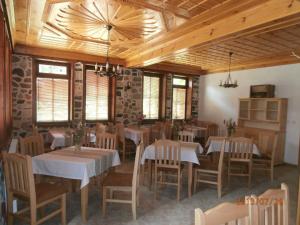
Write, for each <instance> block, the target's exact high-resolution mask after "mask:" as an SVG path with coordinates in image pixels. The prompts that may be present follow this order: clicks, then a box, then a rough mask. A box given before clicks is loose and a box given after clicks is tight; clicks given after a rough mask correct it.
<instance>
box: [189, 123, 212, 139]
mask: <svg viewBox="0 0 300 225" xmlns="http://www.w3.org/2000/svg"><path fill="white" fill-rule="evenodd" d="M184 130H187V131H192V132H193V133H194V136H195V137H205V133H206V131H207V128H206V127H199V126H194V125H185V126H184Z"/></svg>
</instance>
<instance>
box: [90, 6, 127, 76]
mask: <svg viewBox="0 0 300 225" xmlns="http://www.w3.org/2000/svg"><path fill="white" fill-rule="evenodd" d="M106 9H107V24H106V25H105V28H106V29H107V51H106V63H105V66H104V65H100V66H99V65H98V63H96V64H95V74H96V75H100V76H106V77H114V76H120V75H121V74H122V68H121V66H120V65H119V64H118V65H117V66H115V65H112V64H110V63H109V47H110V42H109V41H110V32H111V29H112V28H113V26H112V24H110V22H109V18H108V17H109V16H108V15H109V12H108V2H106Z"/></svg>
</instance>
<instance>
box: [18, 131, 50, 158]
mask: <svg viewBox="0 0 300 225" xmlns="http://www.w3.org/2000/svg"><path fill="white" fill-rule="evenodd" d="M20 151H21V154H23V155H30V156H31V157H33V156H36V155H40V154H43V153H44V152H45V151H44V139H43V136H42V135H35V136H28V137H24V138H20Z"/></svg>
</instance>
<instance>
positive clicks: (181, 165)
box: [157, 164, 184, 172]
mask: <svg viewBox="0 0 300 225" xmlns="http://www.w3.org/2000/svg"><path fill="white" fill-rule="evenodd" d="M183 169H184V165H183V164H180V170H181V171H182V170H183ZM157 170H158V171H164V172H176V170H177V168H167V167H160V166H158V167H157Z"/></svg>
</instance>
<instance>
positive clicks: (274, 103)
mask: <svg viewBox="0 0 300 225" xmlns="http://www.w3.org/2000/svg"><path fill="white" fill-rule="evenodd" d="M266 105H267V108H266V120H268V121H271V122H279V118H280V100H267V102H266Z"/></svg>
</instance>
